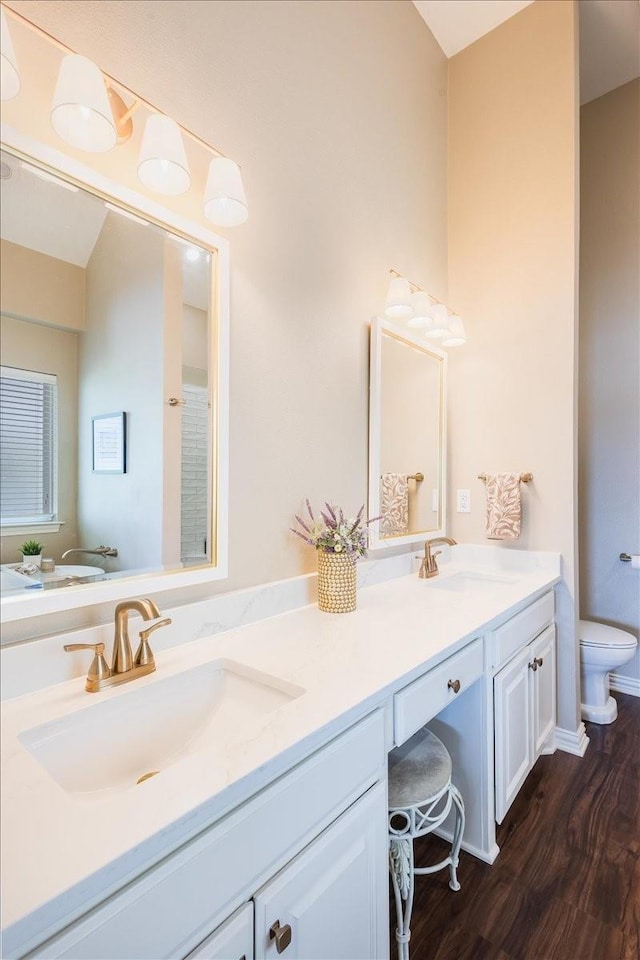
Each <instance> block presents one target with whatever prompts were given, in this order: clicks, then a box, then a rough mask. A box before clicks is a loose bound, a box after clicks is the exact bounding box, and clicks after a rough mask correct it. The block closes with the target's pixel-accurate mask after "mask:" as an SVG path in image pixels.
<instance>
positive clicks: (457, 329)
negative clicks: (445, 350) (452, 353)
mask: <svg viewBox="0 0 640 960" xmlns="http://www.w3.org/2000/svg"><path fill="white" fill-rule="evenodd" d="M466 342H467V335H466V333H465V329H464V323H463V322H462V317H459V316H458V314H457V313H454V314H453V316H452V317H449V332H448V333H447V335H446V336H445V337H444V338H443V340H442V346H443V347H461V346H463V344H465V343H466Z"/></svg>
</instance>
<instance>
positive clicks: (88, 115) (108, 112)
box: [1, 7, 248, 227]
mask: <svg viewBox="0 0 640 960" xmlns="http://www.w3.org/2000/svg"><path fill="white" fill-rule="evenodd" d="M1 13H2V99H3V100H4V99H9V98H10V97H15V96H16V94H17V93H18V91H19V89H20V76H19V74H18V68H17V61H16V57H15V51H14V48H13V43H12V41H11V37H10V35H9V31H8V26H7V24H8V21H9V18H14V19H15V21H16V22H17V23H20V24H23V25H24V26H26V27H27V28H28V29H30V30H32V31H33V32H34V33H37V34H38V35H39V36H41V37H43V38H44V39H45V40H46V41H47V42H48V43H50V44H52V45H53V46H54V47H56V48H57V49H58V50H60V51H61V52H62V54H63V57H62V61H61V64H60V70H59V74H58V80H57V83H56V88H55V93H54V97H53V104H52V108H51V123H52V125H53V128H54V130H55V131H56V133H57V134H58V136H60V137H61V138H62V139H63V140H64V141H65V142H66V143H68V144H69V145H70V146H72V147H74V148H76V149H78V150H85V151H87V152H89V153H103V152H106V151H108V150H111V149H112V148H113V147H115V146H116V145H117V144H119V143H124V142H126V141H127V140H129V138H130V137H131V135H132V133H133V120H132V115H133V114H134V112H135V111H136V110H137V109H139V108H140V107H144V108H145V109H146V111H147V113H148V114H149V116H148V117H147V121H146V124H145V129H144V134H143V137H142V143H141V147H140V154H139V160H138V168H137V172H138V177H139V179H140V181H141V183H143V184H144V186H145V187H146V188H147V189H148V190H152V191H153V192H155V193H163V194H168V195H173V196H177V195H179V194H182V193H185V192H186V191H187V190H189V189H190V187H191V173H190V169H189V162H188V159H187V153H186V149H185V143H184V139H188V140H191V141H192V142H193V143H194V144H197V145H198V147H200V148H201V149H204V150H205V151H206V152H207V153H208V154H209V155H210V156H212V157H213V159H212V160H211V161H210V164H209V173H208V177H207V182H206V188H205V191H204V198H203V214H204V216H205V217H206V219H207V220H210V221H211V222H212V223H214V224H217V225H218V226H222V227H233V226H237V225H238V224H241V223H244V221H245V220H246V219H247V217H248V208H247V199H246V196H245V192H244V186H243V184H242V176H241V173H240V167H239V166H238V164H237V163H235V162H234V161H233V160H231V159H229V158H228V157H225V155H224V154H223V153H222V151H221V150H218V148H217V147H214V146H213V145H212V144H209V143H207V142H206V141H205V140H203V139H202V138H201V137H199V136H197V134H195V133H192V132H191V131H190V130H188V129H187V128H186V127H183V126H181V125H180V124H178V123H176V121H175V120H172V119H171V118H170V117H167V116H165V115H164V114H162V113H160V112H159V111H158V110H157V109H156V107H154V105H153V104H152V103H150V102H149V101H148V100H145V99H143V98H142V97H140V96H138V94H136V93H134V91H133V90H131V89H130V88H129V87H126V86H125V85H124V84H122V83H120V81H118V80H116V79H115V78H114V77H110V76H109V75H108V74H104V73H103V72H102V71H101V70H100V68H99V67H98V66H97V65H96V64H95V63H93V62H92V61H91V60H88V59H87V57H84V56H82V55H81V54H78V53H76V52H75V51H74V50H71V49H70V48H69V47H67V46H66V45H65V44H63V43H62V42H61V41H60V40H57V39H56V38H55V37H53V36H51V35H50V34H48V33H47V32H46V31H45V30H42V29H41V28H40V27H38V26H37V25H36V24H34V23H32V22H31V21H30V20H27V18H26V17H23V16H22V15H21V14H19V13H17V12H16V11H15V10H12V9H11V8H10V7H7V8H6V12H5V7H2V8H1ZM118 91H120V92H118ZM121 94H122V96H121ZM123 96H124V97H126V98H127V99H128V100H129V102H130V105H127V103H125V100H124V99H123Z"/></svg>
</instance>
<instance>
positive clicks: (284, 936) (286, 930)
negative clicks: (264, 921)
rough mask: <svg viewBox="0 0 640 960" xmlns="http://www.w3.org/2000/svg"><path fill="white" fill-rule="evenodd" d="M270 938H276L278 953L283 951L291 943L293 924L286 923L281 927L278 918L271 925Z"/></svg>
mask: <svg viewBox="0 0 640 960" xmlns="http://www.w3.org/2000/svg"><path fill="white" fill-rule="evenodd" d="M269 939H270V940H275V942H276V950H277V951H278V953H282V952H283V951H284V950H286V949H287V947H288V946H289V944H290V943H291V926H290V925H289V924H288V923H285V925H284V927H281V926H280V921H279V920H276V922H275V923H272V924H271V926H270V927H269Z"/></svg>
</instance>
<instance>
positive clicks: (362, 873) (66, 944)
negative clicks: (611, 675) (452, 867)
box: [2, 545, 560, 960]
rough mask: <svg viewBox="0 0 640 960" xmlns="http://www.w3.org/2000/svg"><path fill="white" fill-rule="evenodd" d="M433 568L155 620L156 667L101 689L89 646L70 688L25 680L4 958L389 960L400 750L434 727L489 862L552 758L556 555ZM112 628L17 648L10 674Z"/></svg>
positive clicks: (381, 566)
mask: <svg viewBox="0 0 640 960" xmlns="http://www.w3.org/2000/svg"><path fill="white" fill-rule="evenodd" d="M440 559H441V560H443V561H444V562H443V563H441V570H440V573H439V575H438V576H436V577H433V578H432V579H429V580H422V579H419V578H418V575H417V563H416V560H415V558H413V556H412V555H405V556H404V557H402V558H393V559H392V560H378V561H374V562H371V563H365V564H362V569H361V571H360V573H361V581H362V582H364V583H366V581H367V580H369V581H370V582H373V581H378V582H375V583H374V584H373V585H370V586H363V584H362V582H361V589H360V592H359V598H358V609H357V611H356V612H355V613H353V614H349V615H343V616H340V615H327V614H323V613H321V612H320V611H319V610H318V609H317V608H316V606H315V605H310V606H303V607H299V608H297V609H293V610H290V611H289V612H287V613H283V614H280V615H277V616H270V617H267V618H266V619H261V620H259V621H257V622H254V623H250V624H246V625H244V626H240V627H237V628H235V629H226V630H223V631H222V632H216V627H215V625H213V624H214V621H215V617H216V613H215V606H216V603H219V602H220V598H218V600H216V599H215V598H213V599H211V600H210V601H204V602H203V603H200V604H194V605H191V606H185V607H177V608H175V609H172V610H170V611H167V610H163V611H162V613H163V615H164V614H167V613H169V614H170V615H171V617H172V620H173V623H172V624H171V625H170V626H167V627H166V628H165V629H164V630H162V631H160V632H159V634H158V635H156V636H158V637H160V635H162V636H163V637H164V638H165V641H164V643H165V649H162V650H160V651H156V663H157V671H156V672H155V673H154V674H152V675H150V676H146V677H142V678H141V679H136V681H135V682H134V683H131V684H126V685H123V686H116V687H112V688H109V689H105V690H101V691H100V692H98V693H97V694H88V693H86V692H85V689H84V683H83V680H82V677H81V676H80V674H81V673H82V672H84V673H86V668H87V665H88V661H87V656H88V655H87V652H86V651H79V652H78V653H73V654H71V656H72V657H77V658H78V660H77V664H76V666H77V669H76V670H75V673H76V676H75V677H74V679H71V680H68V681H66V682H62V683H60V682H57V683H53V685H51V686H45V687H42V688H41V689H37V690H36V689H34V688H33V684H31V689H29V684H28V682H27V681H23V682H22V683H23V685H22V687H20V681H18V683H17V684H14V686H13V688H12V687H11V685H9V687H8V688H7V693H8V694H9V697H8V699H5V701H4V703H3V707H2V757H3V761H2V764H3V765H2V790H3V794H2V816H3V838H4V844H3V862H2V881H3V890H4V917H3V922H4V925H5V929H4V931H3V955H4V956H6V957H7V958H14V957H15V958H18V957H29V956H34V957H35V956H37V957H69V958H71V957H75V958H83V960H89V958H99V957H102V958H106V957H137V958H142V957H154V958H158V957H172V958H175V957H185V958H186V957H189V958H196V957H198V958H222V957H224V958H228V957H231V956H233V957H238V958H240V957H242V956H244V957H246V958H247V960H249V958H251V957H256V958H261V957H272V956H274V957H275V956H276V955H277V954H279V953H283V955H284V956H285V957H292V958H293V957H301V958H305V960H308V958H309V957H324V958H325V960H326V958H330V957H336V958H337V957H369V958H371V957H376V958H384V957H386V956H388V954H389V936H388V906H387V905H388V878H387V826H386V820H387V816H386V815H387V800H386V794H387V791H386V776H387V772H386V771H387V754H388V752H389V751H390V750H391V749H393V747H394V746H397V745H400V744H401V743H403V742H404V741H405V740H407V739H408V738H409V737H410V736H412V734H413V733H415V732H416V731H417V730H418V729H420V727H422V726H423V725H425V724H427V723H429V726H430V728H432V729H433V730H434V732H435V733H437V735H438V736H439V737H440V738H441V739H442V740H443V742H444V743H445V744H446V746H447V748H448V749H449V752H450V753H451V756H452V759H453V767H454V779H455V782H456V784H457V786H458V787H459V789H460V791H461V793H462V795H463V797H464V801H465V806H466V811H467V826H466V830H465V835H464V841H463V847H464V848H465V849H466V850H467V851H468V852H470V853H472V854H474V855H475V856H478V857H480V858H482V859H483V860H485V861H487V862H492V861H493V860H494V859H495V857H496V856H497V855H498V852H499V851H498V847H497V845H496V842H495V825H496V821H500V820H502V818H503V816H504V814H505V813H506V810H507V809H508V807H509V805H510V803H511V802H512V801H513V799H514V797H515V796H516V794H517V792H518V790H519V789H520V787H521V785H522V783H523V782H524V779H525V778H526V776H527V773H528V772H529V770H530V769H531V767H532V766H533V763H534V762H535V759H536V758H537V756H538V755H539V754H540V753H541V752H543V751H545V750H546V751H548V750H553V749H554V729H555V672H554V671H555V628H554V624H553V618H554V592H553V587H554V585H555V584H556V583H557V582H558V581H559V579H560V567H559V563H560V560H559V556H558V555H557V554H534V553H528V552H525V551H505V550H501V549H500V548H492V547H473V546H464V545H460V546H454V547H452V548H446V549H445V550H444V551H443V554H442V557H441V558H440ZM403 565H404V567H403ZM414 567H415V569H413V568H414ZM386 577H391V579H385V578H386ZM246 593H247V594H250V593H251V591H247V592H246ZM134 623H135V621H132V622H131V628H133V626H134ZM208 628H209V630H210V634H211V635H209V636H207V629H208ZM132 636H133V629H132ZM104 637H105V629H104V628H96V629H94V630H84V631H78V632H76V634H74V635H69V634H67V635H65V636H64V637H56V638H50V639H44V640H41V641H39V644H35V645H33V644H28V645H26V646H25V647H24V652H21V648H20V647H14V648H9V649H7V650H4V651H3V657H5V658H9V659H5V666H6V664H7V663H9V666H10V668H11V671H12V673H15V672H16V668H17V667H18V666H19V663H20V657H21V656H25V657H32V658H33V657H34V651H33V649H29V648H33V647H34V646H38V645H40V646H41V655H42V656H44V658H45V660H48V661H49V662H51V663H53V662H54V661H55V658H56V657H59V658H60V659H61V660H63V659H64V658H65V657H66V656H67V655H65V653H64V652H63V650H62V646H63V643H64V642H66V641H67V640H76V641H78V640H83V641H84V642H100V641H101V640H103V639H104ZM194 637H199V639H193V638H194ZM107 652H108V651H107ZM55 662H56V663H57V661H55ZM23 666H24V667H25V669H28V664H27V661H26V660H25V661H24V663H23ZM18 693H22V695H21V696H17V695H16V694H18ZM446 827H447V825H446V824H445V828H444V829H445V834H446ZM461 882H462V883H463V884H464V870H463V869H462V870H461Z"/></svg>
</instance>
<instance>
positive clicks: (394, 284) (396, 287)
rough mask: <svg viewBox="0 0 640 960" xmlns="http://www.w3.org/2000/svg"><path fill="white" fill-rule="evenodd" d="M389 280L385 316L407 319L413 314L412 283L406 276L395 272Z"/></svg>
mask: <svg viewBox="0 0 640 960" xmlns="http://www.w3.org/2000/svg"><path fill="white" fill-rule="evenodd" d="M392 273H394V276H392V278H391V280H390V281H389V289H388V290H387V300H386V303H385V308H384V312H385V316H387V317H389V318H390V319H391V320H407V319H408V318H409V317H411V316H413V306H412V303H411V284H410V283H409V281H408V280H407V279H406V278H405V277H401V276H400V274H399V273H398V274H395V271H392Z"/></svg>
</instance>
